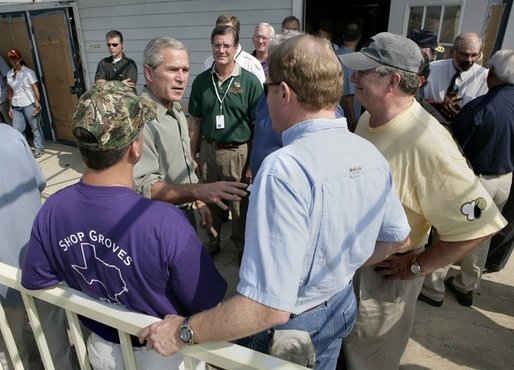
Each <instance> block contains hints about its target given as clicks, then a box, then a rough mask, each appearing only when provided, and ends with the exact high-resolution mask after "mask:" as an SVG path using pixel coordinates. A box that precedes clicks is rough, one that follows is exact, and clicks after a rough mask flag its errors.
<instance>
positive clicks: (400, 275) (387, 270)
mask: <svg viewBox="0 0 514 370" xmlns="http://www.w3.org/2000/svg"><path fill="white" fill-rule="evenodd" d="M416 254H417V253H416V252H414V251H412V252H407V253H403V254H393V255H392V256H390V257H389V258H388V259H386V260H384V261H382V262H379V263H377V264H376V265H374V266H375V268H374V270H375V272H376V273H377V274H379V275H382V276H383V277H384V279H386V280H411V279H414V278H416V276H415V275H414V274H413V273H412V272H411V270H410V264H411V261H412V259H413V258H414V256H415V255H416Z"/></svg>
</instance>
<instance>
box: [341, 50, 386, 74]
mask: <svg viewBox="0 0 514 370" xmlns="http://www.w3.org/2000/svg"><path fill="white" fill-rule="evenodd" d="M338 56H339V59H340V60H341V62H342V63H343V64H344V65H345V66H346V67H348V68H351V69H353V70H354V71H364V70H366V69H372V68H377V67H379V66H381V65H382V64H380V63H379V62H377V61H376V60H373V59H371V58H370V57H367V56H366V55H364V54H362V53H361V52H355V53H349V54H341V55H338Z"/></svg>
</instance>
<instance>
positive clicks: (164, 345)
mask: <svg viewBox="0 0 514 370" xmlns="http://www.w3.org/2000/svg"><path fill="white" fill-rule="evenodd" d="M183 322H184V318H183V317H181V316H177V315H167V316H166V317H165V318H164V320H162V321H159V322H156V323H153V324H152V325H149V326H147V327H146V328H144V329H143V330H141V331H140V332H139V342H140V343H141V344H143V343H144V341H145V340H146V347H147V348H150V349H153V350H154V351H156V352H158V353H160V354H161V355H163V356H171V355H173V354H174V353H177V352H178V351H180V349H181V348H183V347H185V345H186V344H185V343H184V342H182V340H180V337H179V328H180V326H181V325H182V323H183Z"/></svg>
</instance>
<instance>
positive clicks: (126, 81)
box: [121, 78, 136, 89]
mask: <svg viewBox="0 0 514 370" xmlns="http://www.w3.org/2000/svg"><path fill="white" fill-rule="evenodd" d="M121 82H123V84H124V85H125V86H128V87H130V88H131V89H133V88H134V87H136V84H135V83H134V82H130V78H127V79H125V80H123V81H121Z"/></svg>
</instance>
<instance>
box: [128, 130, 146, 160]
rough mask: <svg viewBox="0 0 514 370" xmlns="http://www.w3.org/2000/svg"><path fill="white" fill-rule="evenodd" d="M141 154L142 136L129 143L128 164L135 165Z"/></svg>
mask: <svg viewBox="0 0 514 370" xmlns="http://www.w3.org/2000/svg"><path fill="white" fill-rule="evenodd" d="M142 154H143V136H141V137H140V138H138V139H136V140H134V141H133V142H132V143H130V146H129V149H128V158H129V162H130V163H132V164H134V165H135V164H136V163H137V162H138V161H139V159H141V156H142Z"/></svg>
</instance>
